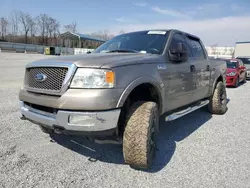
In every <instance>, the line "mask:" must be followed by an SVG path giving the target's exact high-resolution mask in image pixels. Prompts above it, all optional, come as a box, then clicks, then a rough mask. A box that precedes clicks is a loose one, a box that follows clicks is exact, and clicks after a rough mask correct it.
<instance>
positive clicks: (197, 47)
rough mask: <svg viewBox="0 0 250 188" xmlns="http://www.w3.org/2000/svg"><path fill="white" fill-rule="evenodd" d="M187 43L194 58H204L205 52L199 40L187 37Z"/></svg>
mask: <svg viewBox="0 0 250 188" xmlns="http://www.w3.org/2000/svg"><path fill="white" fill-rule="evenodd" d="M188 41H189V45H190V47H191V49H192V53H193V55H194V57H195V58H198V59H205V52H204V49H203V48H202V45H201V43H200V41H199V40H197V39H194V38H191V37H188Z"/></svg>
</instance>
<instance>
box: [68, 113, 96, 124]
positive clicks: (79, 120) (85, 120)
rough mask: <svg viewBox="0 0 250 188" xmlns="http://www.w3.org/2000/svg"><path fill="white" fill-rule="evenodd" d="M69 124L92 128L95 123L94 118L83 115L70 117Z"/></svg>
mask: <svg viewBox="0 0 250 188" xmlns="http://www.w3.org/2000/svg"><path fill="white" fill-rule="evenodd" d="M69 123H70V124H73V125H79V126H86V127H92V126H94V125H95V123H96V118H95V117H91V116H85V115H70V116H69Z"/></svg>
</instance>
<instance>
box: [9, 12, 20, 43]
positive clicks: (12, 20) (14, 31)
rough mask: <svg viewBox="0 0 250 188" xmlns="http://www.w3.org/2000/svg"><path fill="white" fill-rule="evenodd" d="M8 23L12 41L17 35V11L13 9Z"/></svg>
mask: <svg viewBox="0 0 250 188" xmlns="http://www.w3.org/2000/svg"><path fill="white" fill-rule="evenodd" d="M9 20H10V24H11V34H12V38H13V39H12V41H13V42H15V39H16V37H17V35H18V30H19V18H18V11H17V10H13V11H12V13H11V15H10V19H9Z"/></svg>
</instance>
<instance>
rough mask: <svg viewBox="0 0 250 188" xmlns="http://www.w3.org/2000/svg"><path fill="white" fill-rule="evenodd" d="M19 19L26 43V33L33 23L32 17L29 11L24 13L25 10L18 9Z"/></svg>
mask: <svg viewBox="0 0 250 188" xmlns="http://www.w3.org/2000/svg"><path fill="white" fill-rule="evenodd" d="M19 20H20V24H21V25H22V27H23V31H24V36H25V43H27V42H28V34H29V32H30V30H31V26H33V24H34V22H33V19H32V17H31V15H30V14H29V13H25V12H22V11H20V12H19Z"/></svg>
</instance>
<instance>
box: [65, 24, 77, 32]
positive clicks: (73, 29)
mask: <svg viewBox="0 0 250 188" xmlns="http://www.w3.org/2000/svg"><path fill="white" fill-rule="evenodd" d="M76 27H77V24H76V22H72V23H71V24H68V25H64V30H65V31H66V32H67V31H68V32H72V33H75V32H77V29H76Z"/></svg>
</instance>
